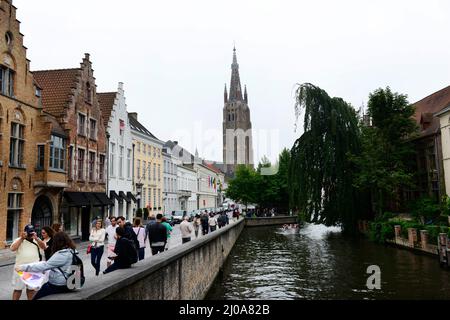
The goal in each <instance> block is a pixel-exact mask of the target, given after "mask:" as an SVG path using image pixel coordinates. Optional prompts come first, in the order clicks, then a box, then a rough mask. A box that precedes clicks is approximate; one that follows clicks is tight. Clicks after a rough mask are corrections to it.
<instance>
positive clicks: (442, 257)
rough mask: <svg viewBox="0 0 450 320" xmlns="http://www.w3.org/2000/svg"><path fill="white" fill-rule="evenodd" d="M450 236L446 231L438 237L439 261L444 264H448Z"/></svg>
mask: <svg viewBox="0 0 450 320" xmlns="http://www.w3.org/2000/svg"><path fill="white" fill-rule="evenodd" d="M447 246H448V236H447V234H446V233H440V234H439V237H438V248H439V249H438V250H439V262H440V263H441V264H442V265H447V264H448V256H447Z"/></svg>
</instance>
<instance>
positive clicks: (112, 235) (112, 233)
mask: <svg viewBox="0 0 450 320" xmlns="http://www.w3.org/2000/svg"><path fill="white" fill-rule="evenodd" d="M118 227H119V225H117V224H116V226H115V227H113V226H112V225H110V226H108V227H107V228H106V231H105V232H106V234H107V235H108V244H109V245H110V246H115V245H116V229H117V228H118Z"/></svg>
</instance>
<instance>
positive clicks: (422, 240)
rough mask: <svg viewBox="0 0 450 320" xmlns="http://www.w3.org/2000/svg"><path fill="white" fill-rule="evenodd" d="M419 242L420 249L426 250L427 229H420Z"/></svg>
mask: <svg viewBox="0 0 450 320" xmlns="http://www.w3.org/2000/svg"><path fill="white" fill-rule="evenodd" d="M420 243H421V244H422V249H423V250H427V248H428V231H427V230H420Z"/></svg>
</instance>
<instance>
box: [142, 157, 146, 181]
mask: <svg viewBox="0 0 450 320" xmlns="http://www.w3.org/2000/svg"><path fill="white" fill-rule="evenodd" d="M146 176H147V162H145V161H142V180H144V181H145V179H146Z"/></svg>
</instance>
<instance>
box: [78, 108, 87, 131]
mask: <svg viewBox="0 0 450 320" xmlns="http://www.w3.org/2000/svg"><path fill="white" fill-rule="evenodd" d="M78 134H79V135H80V136H85V135H86V116H85V115H84V114H81V113H79V114H78Z"/></svg>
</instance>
